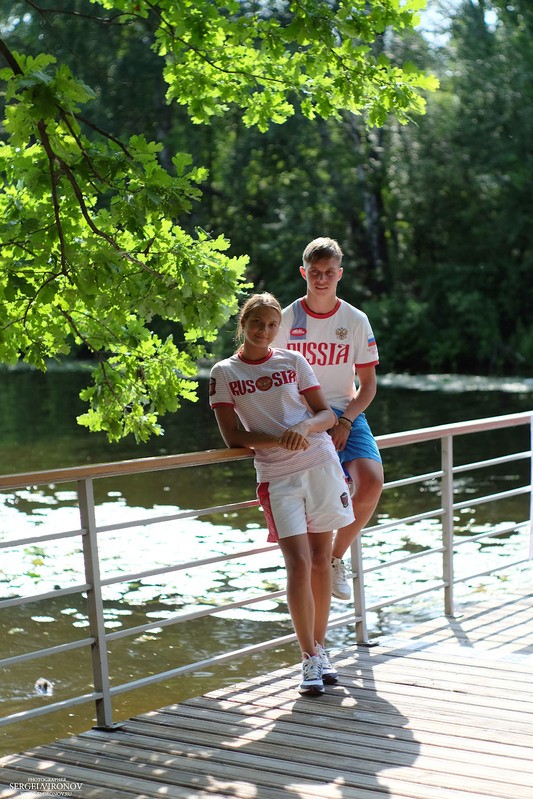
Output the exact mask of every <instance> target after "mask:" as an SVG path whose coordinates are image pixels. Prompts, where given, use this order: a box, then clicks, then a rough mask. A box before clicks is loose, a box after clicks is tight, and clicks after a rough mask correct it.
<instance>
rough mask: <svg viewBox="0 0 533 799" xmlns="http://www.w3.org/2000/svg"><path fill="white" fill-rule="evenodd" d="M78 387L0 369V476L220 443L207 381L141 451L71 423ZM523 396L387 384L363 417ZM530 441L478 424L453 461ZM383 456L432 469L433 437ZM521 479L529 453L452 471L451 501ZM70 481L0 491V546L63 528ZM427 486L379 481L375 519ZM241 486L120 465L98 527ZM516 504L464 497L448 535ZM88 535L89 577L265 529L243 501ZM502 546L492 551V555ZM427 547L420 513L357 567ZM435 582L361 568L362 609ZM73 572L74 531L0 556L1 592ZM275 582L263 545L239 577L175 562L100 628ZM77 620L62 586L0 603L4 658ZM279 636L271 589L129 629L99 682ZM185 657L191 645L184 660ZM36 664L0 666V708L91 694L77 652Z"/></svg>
mask: <svg viewBox="0 0 533 799" xmlns="http://www.w3.org/2000/svg"><path fill="white" fill-rule="evenodd" d="M84 382H85V375H84V374H82V373H80V372H76V371H72V372H54V373H50V374H49V375H41V374H40V373H36V372H32V371H29V370H22V371H3V372H0V390H1V391H2V396H3V402H2V406H1V408H0V442H1V444H0V471H2V472H5V473H15V472H23V471H29V470H40V469H46V468H53V467H56V466H57V467H58V466H68V465H78V464H83V463H87V462H92V463H97V462H105V461H110V460H120V459H123V458H134V457H149V456H153V455H160V454H169V453H177V452H192V451H196V450H203V449H208V448H221V447H222V442H221V440H220V437H219V433H218V429H217V427H216V423H215V421H214V418H213V414H212V412H211V411H210V409H209V407H208V404H207V390H206V385H205V382H202V394H201V399H200V401H199V402H198V403H196V404H195V405H192V404H188V405H184V406H183V408H181V409H180V410H179V411H178V412H177V413H176V414H174V415H172V416H171V417H169V418H168V419H166V420H164V425H165V428H166V434H165V436H164V437H163V438H162V439H156V440H154V441H152V442H149V443H147V444H144V445H136V444H135V443H134V442H132V441H125V442H121V443H120V444H115V445H111V444H109V443H108V442H107V441H106V439H105V437H104V436H103V435H95V434H90V433H88V432H87V431H86V430H84V429H83V428H80V427H78V426H77V425H76V423H75V417H76V415H77V414H79V413H81V412H83V411H84V410H85V408H84V406H83V403H81V402H80V400H79V399H78V397H77V394H78V392H79V390H80V388H81V387H82V386H83V385H84ZM430 382H431V381H430ZM428 397H430V401H428ZM532 400H533V395H532V394H531V393H528V391H521V390H520V391H515V390H513V391H512V392H510V393H508V392H504V391H499V390H496V391H495V390H492V391H490V392H483V391H479V390H475V391H472V392H466V393H464V392H463V393H455V390H454V391H453V392H444V391H436V390H433V391H432V392H431V394H428V393H427V392H426V391H421V390H419V389H416V390H415V389H413V388H410V387H409V388H400V389H398V388H393V387H386V386H385V387H383V386H381V387H380V390H379V394H378V399H377V400H376V402H375V404H374V406H373V407H372V409H371V412H370V413H369V419H370V422H371V425H372V427H373V430H374V432H375V434H376V435H380V434H385V433H391V432H397V431H401V430H407V429H412V428H416V427H427V426H431V425H434V424H444V423H448V422H457V421H463V420H466V419H473V418H481V417H484V416H492V415H498V414H503V413H511V412H518V411H525V410H529V409H530V408H531V406H532V404H533V401H532ZM528 447H529V441H528V431H527V429H526V428H525V427H524V428H520V429H515V430H502V431H495V432H494V433H493V434H492V435H491V436H487V435H484V436H483V435H482V434H476V435H471V436H468V437H467V438H466V437H465V438H464V439H458V440H457V441H456V444H455V450H456V461H457V462H458V463H462V462H467V461H473V460H480V459H482V458H488V457H496V456H498V455H502V454H504V453H506V452H510V451H515V450H518V449H523V450H525V449H528ZM383 455H384V464H385V472H386V479H387V481H389V482H390V481H392V480H397V479H400V478H402V477H407V476H409V475H413V474H426V473H430V472H432V471H438V470H439V469H440V447H439V445H438V443H435V442H425V443H422V444H420V445H417V446H416V447H408V448H403V449H402V450H401V455H399V453H398V451H392V450H386V451H384V453H383ZM528 479H529V473H528V467H527V463H526V462H522V461H518V462H514V463H510V464H506V465H500V466H494V467H492V468H491V469H489V470H480V471H479V473H477V474H474V475H472V474H468V475H465V476H462V477H460V478H458V480H457V482H456V489H457V497H456V500H457V501H466V500H469V499H472V500H473V499H475V498H476V497H478V496H480V495H483V494H488V493H493V492H497V491H502V490H504V489H506V488H508V487H511V486H514V485H521V484H526V483H527V482H528ZM74 489H75V486H74V485H68V484H61V485H58V486H50V487H42V488H39V489H30V488H28V489H25V490H21V491H19V492H17V493H16V494H12V495H9V494H4V495H0V540H9V539H13V538H15V537H21V536H23V535H26V534H28V535H30V534H33V533H35V532H36V531H37V532H38V533H39V534H44V533H46V531H47V530H48V531H50V530H55V531H57V530H76V529H77V528H78V527H79V517H78V512H77V508H76V495H75V490H74ZM439 490H440V485H439V482H438V481H437V480H433V479H428V480H426V481H425V482H424V483H423V484H421V485H418V484H417V485H413V486H407V487H404V488H402V489H401V490H400V489H398V490H396V489H393V490H390V491H387V492H386V493H385V494H384V495H383V498H382V500H381V501H380V504H379V506H378V510H377V513H376V517H375V519H374V522H375V523H377V524H378V525H379V524H380V523H381V524H386V523H388V522H390V521H391V520H394V519H399V518H401V517H403V516H408V515H415V514H418V513H421V512H424V511H427V510H429V509H433V508H437V507H438V506H439V496H438V492H439ZM254 495H255V475H254V470H253V466H252V463H251V462H250V461H246V462H236V463H225V464H221V465H217V466H206V467H194V468H191V469H180V470H176V471H174V472H155V473H153V474H152V475H150V476H149V477H148V476H146V475H129V476H124V477H121V478H114V479H102V480H99V481H97V482H96V483H95V499H96V502H97V504H98V509H97V521H98V524H99V525H106V524H113V523H116V522H125V521H127V520H130V521H132V522H135V521H138V520H139V519H141V518H142V517H144V516H146V515H149V516H153V517H159V516H163V515H170V514H173V513H177V512H179V511H183V510H189V509H191V508H195V507H196V508H199V507H212V506H218V505H222V504H225V503H226V502H228V501H230V500H232V501H244V500H248V499H251V498H252V497H253V496H254ZM527 505H528V498H527V497H526V496H521V497H514V498H513V499H509V500H505V501H502V502H500V503H497V504H495V505H492V506H490V507H485V506H483V505H479V506H474V505H472V506H471V507H469V506H468V507H466V508H464V509H461V510H460V511H458V512H457V514H456V519H455V525H456V532H457V534H458V536H465V535H469V536H470V535H474V534H477V533H479V532H483V531H485V530H489V529H494V526H495V525H501V526H502V528H503V527H504V526H505V524H506V523H508V522H510V521H512V520H514V519H524V518H526V517H527V511H528V508H527ZM99 538H100V541H99V546H100V552H101V563H102V576H103V577H104V578H105V577H110V576H114V575H115V574H124V575H127V574H132V573H135V572H137V571H139V572H140V571H143V570H145V569H147V568H157V567H159V566H165V565H167V564H168V562H169V560H172V561H174V560H177V559H179V558H178V555H179V557H181V560H182V562H185V561H189V560H190V561H193V560H195V559H197V558H200V557H206V556H207V555H208V554H214V553H220V554H231V553H232V552H234V551H237V550H238V549H240V548H242V546H243V544H246V543H250V545H252V546H255V545H258V544H260V545H263V544H265V541H266V531H265V529H264V523H263V517H262V514H261V512H260V511H259V510H258V509H255V508H251V509H247V510H245V511H241V512H239V513H238V514H221V513H218V514H212V515H210V516H206V517H202V518H201V519H189V520H181V521H178V522H169V523H158V524H155V525H152V526H150V527H149V528H148V527H145V526H139V525H137V526H135V527H132V528H130V529H127V530H124V531H122V532H119V531H114V532H112V533H111V532H110V533H102V534H101V535H100V537H99ZM504 541H505V544H506V546H505V554H500V553H501V551H502V549H503V547H502V544H503V542H504ZM515 541H516V543H515ZM439 545H440V522H439V520H435V519H427V520H423V521H420V522H416V523H414V524H411V525H408V526H407V525H401V526H400V525H398V527H396V528H393V529H384V530H383V532H381V533H380V531H379V529H378V531H377V532H376V533H375V534H373V535H372V536H369V537H367V538H365V540H364V553H365V562H366V563H367V565H368V566H378V565H379V564H381V563H383V562H384V560H386V559H389V558H390V556H391V554H392V553H398V552H400V553H402V552H403V553H404V554H408V553H415V552H419V551H427V550H428V549H433V548H436V547H438V546H439ZM520 546H522V545H521V544H520V543H519V541H518V539H517V538H516V537H513V536H509V534H502V536H501V537H498V538H494V539H490V541H487V542H483V543H471V544H468V545H466V546H465V547H464V550H463V552H462V555H461V558H458V560H457V569H458V573H459V575H460V574H461V571H462V570H463V573H466V572H464V570H465V569H468V570H469V572H471V571H472V568H471V567H472V563H475V570H476V571H482V570H484V569H485V568H490V564H491V563H493V562H494V558H499V557H502V558H507V559H513V560H516V559H518V558H519V557H520V556H523V553H522V552H520V551H519V549H520ZM206 549H207V550H208V551H206ZM440 579H441V559H440V556H439V555H435V556H431V558H428V559H424V560H422V561H413V562H410V563H409V564H405V565H403V566H401V567H400V566H399V567H397V568H396V569H393V570H392V571H388V572H387V576H386V578H385V577H384V575H383V573H381V572H380V571H376V572H373V573H372V574H371V575H369V577H368V578H367V581H366V582H367V591H368V604H369V605H371V604H374V603H379V602H382V601H384V600H386V599H387V598H388V597H390V596H394V595H397V594H398V593H408V592H409V591H415V590H417V589H418V588H420V587H423V586H424V585H427V584H428V583H434V582H436V581H438V580H440ZM84 582H85V578H84V573H83V559H82V552H81V546H80V540H79V537H76V538H72V539H62V540H60V541H55V542H51V543H48V544H46V545H45V544H43V545H42V546H36V545H34V546H28V547H24V548H19V549H17V550H9V549H8V550H3V551H2V560H1V567H0V596H2V597H7V596H13V595H17V594H19V593H30V594H32V593H41V592H44V591H52V590H54V589H55V588H56V587H58V586H61V587H66V586H68V585H76V584H80V583H84ZM284 582H285V574H284V569H283V566H282V561H281V557H280V555H279V552H278V550H277V549H276V550H273V551H272V552H269V553H264V554H263V555H261V556H260V557H258V558H257V559H256V560H255V562H254V569H253V571H250V566H249V564H247V563H245V562H243V561H241V560H240V559H237V560H229V561H227V562H225V563H223V564H217V565H216V566H215V567H212V566H211V567H207V568H205V569H203V570H202V572H201V574H198V573H197V572H195V573H194V577H193V576H192V575H191V574H187V573H185V572H175V573H170V574H165V575H155V576H153V577H150V578H145V579H144V580H140V581H139V580H136V581H132V580H130V581H127V582H123V583H119V584H117V585H113V586H108V587H106V588H105V589H104V602H105V625H106V629H107V630H108V631H109V632H113V631H116V630H121V629H124V628H129V627H135V626H139V625H141V624H144V623H146V622H158V621H159V620H160V621H161V622H164V620H165V619H167V618H168V617H169V616H171V615H174V614H176V613H178V612H182V611H191V610H197V609H199V608H201V607H205V606H206V605H207V603H210V604H217V605H220V604H223V603H226V602H228V601H229V602H231V601H234V600H237V599H239V598H241V597H242V594H243V592H249V591H251V592H255V594H260V593H262V592H276V591H278V590H280V589H282V588H283V586H284ZM505 583H506V577H505V574H504V573H503V574H501V575H497V576H496V575H493V576H492V577H486V578H482V579H481V578H480V579H479V580H477V581H475V582H474V584H473V585H469V586H464V587H460V588H459V589H458V591H459V597H461V592H462V591H464V592H467V591H470V592H478V593H482V592H484V591H487V592H488V591H495V590H499V589H502V588H505ZM465 595H466V594H465ZM440 601H441V598H440V596H436V595H434V594H430V595H422V596H420V597H417V598H415V599H411V600H407V601H406V602H404V603H402V604H400V605H399V606H397V607H395V608H394V609H382V610H379V611H376V612H374V613H373V614H371V617H370V619H369V630H370V635H371V636H375V635H378V634H383V633H385V634H387V633H392V632H394V631H395V629H396V628H397V627H399V626H401V625H402V624H405V622H406V621H418V620H421V619H424V618H427V617H428V616H430V615H432V614H433V615H435V614H436V613H439V612H440V610H441V605H440ZM345 608H346V606H345V605H344V604H343V603H338V602H336V603H335V607H334V611H336V612H340V611H343V610H345ZM28 611H29V612H28ZM87 625H88V621H87V617H86V609H85V602H84V600H83V599H81V598H80V597H78V596H77V595H76V594H74V595H73V596H71V597H63V598H60V599H52V600H48V601H46V602H43V603H38V604H37V603H35V604H34V605H31V606H28V607H23V608H18V609H12V608H9V609H7V610H6V611H4V612H2V613H0V640H1V641H2V642H3V645H2V650H3V655H4V656H14V655H16V654H19V653H21V652H24V651H27V650H28V649H39V648H43V647H47V646H51V645H54V644H55V643H59V642H64V641H65V640H68V641H74V640H78V639H80V638H84V637H86V636H87V635H88V631H87ZM291 631H292V630H291V627H290V622H289V615H288V612H287V608H286V605H285V602H284V600H283V599H272V600H268V601H265V602H262V603H260V604H258V605H254V606H250V607H247V608H240V609H235V610H230V611H224V612H223V613H222V614H220V615H217V616H215V617H212V618H199V619H195V620H194V621H191V622H187V623H186V624H183V625H179V627H176V628H170V627H164V626H159V625H158V626H156V627H155V628H154V629H152V630H150V631H148V632H146V633H144V634H142V635H139V636H137V637H135V638H133V639H130V638H128V639H126V638H124V639H119V640H117V641H114V642H112V643H111V645H110V653H109V657H110V662H111V666H112V673H113V681H114V684H118V683H122V682H127V681H130V680H132V679H137V678H139V677H143V676H146V674H149V673H151V672H152V671H155V670H157V671H164V670H166V669H172V668H175V667H176V666H178V665H180V664H182V663H185V662H190V661H191V660H192V659H200V658H202V657H203V656H204V655H205V656H207V655H208V654H215V653H223V652H225V651H227V650H228V649H234V648H235V649H236V648H239V647H240V646H242V645H243V642H245V643H253V642H254V641H255V640H264V639H265V638H266V637H276V636H280V635H284V634H287V633H289V632H291ZM330 641H331V645H332V647H333V648H335V647H338V648H341V649H345V648H347V647H349V646H352V645H353V644H354V641H355V636H354V632H353V630H352V629H351V628H338V629H335V630H333V631H332V633H331V637H330ZM191 652H193V653H194V655H193V657H191ZM294 656H295V655H294V647H292V646H288V647H286V648H282V649H280V650H277V651H273V652H266V653H261V654H260V655H255V656H251V657H248V658H246V659H242V660H241V661H237V662H235V663H232V664H231V665H230V664H225V665H224V666H223V667H215V668H213V669H211V670H209V671H206V672H197V673H195V674H192V675H188V677H187V679H186V680H181V681H179V680H173V681H171V682H170V684H169V685H160V686H153V687H151V688H149V689H143V691H142V697H140V698H139V697H138V696H137V695H136V694H133V695H131V694H126V695H124V696H121V697H118V698H117V706H116V707H117V710H116V712H117V714H122V715H123V716H127V715H132V714H133V713H135V712H140V711H141V710H146V709H148V708H150V707H156V706H161V705H163V704H168V703H169V702H171V701H179V699H181V698H185V697H187V696H192V695H196V694H200V693H203V692H205V691H206V690H210V689H212V688H214V687H217V686H220V685H222V684H230V683H232V682H235V681H237V680H240V679H244V678H245V677H247V676H249V675H251V674H256V673H258V670H262V671H264V670H272V669H275V668H279V667H280V666H283V665H289V664H290V663H292V662H293V659H294ZM155 664H157V669H156V668H155ZM38 671H39V673H36V672H35V663H32V662H26V663H22V664H18V665H17V667H16V668H15V669H13V670H10V671H9V672H7V671H6V672H5V674H4V675H3V678H2V689H1V694H0V707H1V709H2V714H4V713H7V712H16V711H17V710H20V709H27V708H28V707H29V706H31V707H35V706H38V705H39V703H42V702H46V701H49V700H48V698H47V697H46V696H36V694H35V689H34V686H35V682H36V680H37V679H38V678H43V679H47V680H50V681H51V682H53V683H54V688H55V696H54V699H57V698H58V697H61V696H63V697H65V696H71V695H75V694H79V693H84V692H87V691H90V690H91V689H92V682H91V681H92V676H91V667H90V659H89V655H88V652H87V651H85V650H80V651H79V652H78V651H77V650H75V651H73V652H71V653H70V654H69V656H68V658H67V659H66V658H65V657H64V656H60V655H58V656H54V657H52V658H50V660H49V662H47V666H46V669H45V670H44V671H43V668H42V667H41V665H39V666H38ZM52 701H53V700H52ZM84 712H85V711H84ZM87 712H88V713H90V711H87ZM119 717H120V716H119ZM54 719H55V715H54ZM54 719H52V717H43V719H36V720H35V722H33V723H32V727H33V729H34V731H35V734H36V735H38V736H40V740H43V739H50V738H54V737H58V736H59V735H64V734H66V732H68V731H76V730H78V731H79V730H81V729H86V728H87V727H88V726H90V724H91V719H90V716H89V719H87V716H86V715H85V716H84V715H83V713H80V712H79V711H76V718H75V720H74V719H73V718H70V719H67V720H66V721H65V718H64V717H59V718H58V720H57V724H58V725H61V726H59V727H58V729H59V732H58V733H57V734H56V732H54V729H53V727H51V726H50V725H53V724H55V723H56V722H55V720H54ZM33 725H34V726H33ZM69 725H70V726H69ZM48 732H49V734H48ZM13 734H14V736H15V741H17V742H20V746H19V743H15V744H13V739H12V738H11V736H12V735H13ZM19 734H20V737H18V736H19ZM27 735H28V731H27V729H25V730H24V731H15V733H13V732H12V728H11V729H10V731H9V736H10V737H9V740H8V742H7V744H6V748H5V749H4V751H13V750H15V749H19V748H21V746H23V745H25V743H27V740H26V738H25V736H27ZM30 743H31V741H30Z"/></svg>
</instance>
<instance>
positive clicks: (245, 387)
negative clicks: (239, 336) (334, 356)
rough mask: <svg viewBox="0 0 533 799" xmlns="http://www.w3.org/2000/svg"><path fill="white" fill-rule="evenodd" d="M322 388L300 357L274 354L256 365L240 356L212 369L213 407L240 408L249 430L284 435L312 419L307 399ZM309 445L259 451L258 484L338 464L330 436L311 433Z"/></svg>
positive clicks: (228, 359) (211, 399)
mask: <svg viewBox="0 0 533 799" xmlns="http://www.w3.org/2000/svg"><path fill="white" fill-rule="evenodd" d="M319 387H320V386H319V384H318V381H317V379H316V377H315V375H314V373H313V370H312V369H311V368H310V366H309V364H308V363H307V362H306V360H305V358H303V357H302V356H301V355H300V354H299V353H297V352H289V351H288V350H279V349H273V350H271V351H270V353H269V355H268V356H267V357H266V358H265V359H264V360H262V361H253V362H252V361H246V360H245V359H244V358H243V357H242V356H241V355H239V354H238V353H237V354H235V355H232V356H231V357H230V358H226V359H225V360H223V361H219V362H218V363H216V364H215V365H214V366H213V368H212V369H211V380H210V385H209V402H210V405H211V407H212V408H216V407H218V406H221V405H231V406H232V407H233V408H235V412H236V413H237V415H238V417H239V419H240V420H241V422H242V424H243V426H244V429H245V430H249V431H253V432H258V433H270V434H271V435H274V436H281V435H282V434H283V433H284V432H285V430H286V429H287V428H288V427H292V426H293V425H295V424H298V422H301V421H302V420H303V419H309V418H310V417H311V416H312V414H311V413H310V412H309V409H308V407H307V405H306V403H305V401H304V399H303V397H302V395H305V394H306V393H307V392H308V391H313V390H316V389H317V388H319ZM308 440H309V444H310V446H309V448H308V449H306V450H296V451H295V452H291V451H290V450H287V449H285V448H284V447H271V448H268V449H258V450H257V451H256V452H255V468H256V471H257V477H258V481H259V482H266V481H268V480H271V479H273V478H276V477H284V476H286V475H288V474H294V473H295V472H301V471H305V470H307V469H310V468H312V467H313V466H319V465H321V464H325V463H329V462H335V461H336V460H337V454H336V452H335V447H334V445H333V442H332V441H331V437H330V436H329V435H328V434H327V433H310V434H309V437H308Z"/></svg>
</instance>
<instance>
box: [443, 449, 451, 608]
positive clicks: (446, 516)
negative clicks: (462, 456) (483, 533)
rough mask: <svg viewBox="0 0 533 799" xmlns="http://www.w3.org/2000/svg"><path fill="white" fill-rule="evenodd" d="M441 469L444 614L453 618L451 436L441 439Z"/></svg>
mask: <svg viewBox="0 0 533 799" xmlns="http://www.w3.org/2000/svg"><path fill="white" fill-rule="evenodd" d="M441 447H442V449H441V467H442V483H441V493H442V511H443V513H442V546H443V549H444V551H443V553H442V579H443V582H444V614H445V615H446V616H453V614H454V597H453V579H454V578H453V436H451V435H448V436H443V437H442V439H441Z"/></svg>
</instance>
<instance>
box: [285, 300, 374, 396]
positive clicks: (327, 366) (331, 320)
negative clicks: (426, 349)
mask: <svg viewBox="0 0 533 799" xmlns="http://www.w3.org/2000/svg"><path fill="white" fill-rule="evenodd" d="M274 346H276V347H284V348H287V349H288V350H291V351H296V352H300V353H301V354H302V355H303V356H304V357H305V359H306V360H307V362H308V363H309V364H310V365H311V367H312V369H313V371H314V373H315V375H316V376H317V379H318V382H319V383H320V385H321V387H322V390H323V392H324V394H325V395H326V399H327V401H328V402H329V404H330V405H331V406H332V407H333V408H338V409H340V410H345V409H346V407H347V406H348V404H349V402H350V400H352V399H353V397H354V394H355V376H356V370H357V368H358V367H360V366H375V365H376V364H378V363H379V356H378V349H377V345H376V339H375V338H374V333H373V332H372V328H371V326H370V322H369V321H368V317H367V315H366V314H365V313H363V311H360V310H359V309H358V308H354V306H353V305H350V304H349V303H347V302H345V301H344V300H338V301H337V304H336V305H335V308H334V309H333V310H332V311H330V312H329V313H327V314H317V313H314V312H313V311H311V309H310V308H308V307H307V305H306V303H305V300H304V299H299V300H295V301H294V302H293V303H291V305H289V306H287V308H284V310H283V314H282V322H281V326H280V329H279V331H278V334H277V336H276V339H275V341H274Z"/></svg>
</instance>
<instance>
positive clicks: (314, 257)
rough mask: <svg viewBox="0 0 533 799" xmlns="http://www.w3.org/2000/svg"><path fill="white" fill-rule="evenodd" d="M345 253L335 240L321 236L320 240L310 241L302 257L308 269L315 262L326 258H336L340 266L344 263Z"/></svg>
mask: <svg viewBox="0 0 533 799" xmlns="http://www.w3.org/2000/svg"><path fill="white" fill-rule="evenodd" d="M342 256H343V252H342V250H341V248H340V245H339V242H338V241H335V239H330V238H328V237H327V236H320V238H318V239H313V241H310V242H309V244H308V245H307V247H306V248H305V250H304V252H303V256H302V261H303V265H304V268H307V267H308V266H310V265H311V264H314V263H315V261H322V260H323V259H325V258H336V259H337V260H338V262H339V266H340V265H341V263H342Z"/></svg>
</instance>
